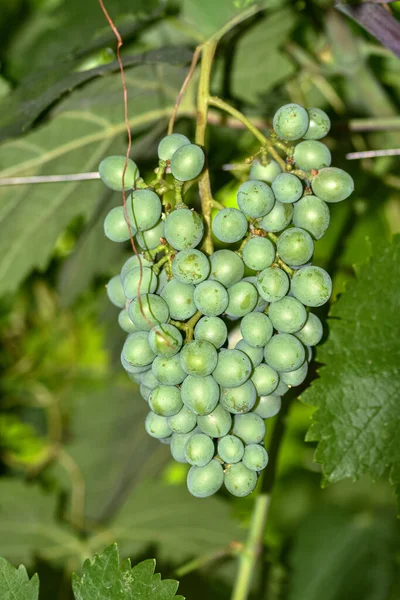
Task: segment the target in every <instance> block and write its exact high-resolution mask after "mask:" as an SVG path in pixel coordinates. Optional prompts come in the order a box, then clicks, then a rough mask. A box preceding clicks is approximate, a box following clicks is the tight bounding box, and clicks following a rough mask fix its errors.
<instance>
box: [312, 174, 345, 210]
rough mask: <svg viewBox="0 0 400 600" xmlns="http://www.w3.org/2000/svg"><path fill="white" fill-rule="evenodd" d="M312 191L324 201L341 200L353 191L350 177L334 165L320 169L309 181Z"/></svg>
mask: <svg viewBox="0 0 400 600" xmlns="http://www.w3.org/2000/svg"><path fill="white" fill-rule="evenodd" d="M311 187H312V191H313V192H314V194H315V195H316V196H318V197H319V198H321V199H322V200H325V202H341V201H342V200H346V198H348V197H349V196H350V194H352V193H353V191H354V181H353V179H352V177H351V176H350V175H349V174H348V173H346V171H343V169H337V168H336V167H328V168H326V169H321V170H320V171H319V172H318V174H317V175H316V176H315V177H314V179H313V180H312V182H311Z"/></svg>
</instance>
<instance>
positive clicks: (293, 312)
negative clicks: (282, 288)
mask: <svg viewBox="0 0 400 600" xmlns="http://www.w3.org/2000/svg"><path fill="white" fill-rule="evenodd" d="M268 316H269V318H270V320H271V323H272V325H273V326H274V329H276V330H277V331H279V333H296V332H297V331H300V329H301V328H302V327H303V325H304V323H305V322H306V320H307V312H306V309H305V308H304V306H303V305H302V304H301V302H299V301H298V300H296V298H292V297H291V296H286V297H285V298H282V299H281V300H278V302H272V304H271V305H270V307H269V310H268Z"/></svg>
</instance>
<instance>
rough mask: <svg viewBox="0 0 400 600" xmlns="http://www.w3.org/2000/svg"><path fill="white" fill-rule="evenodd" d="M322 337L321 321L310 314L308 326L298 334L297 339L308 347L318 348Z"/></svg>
mask: <svg viewBox="0 0 400 600" xmlns="http://www.w3.org/2000/svg"><path fill="white" fill-rule="evenodd" d="M322 335H323V328H322V323H321V320H320V319H319V318H318V317H317V316H316V315H314V313H311V312H309V313H308V317H307V321H306V324H305V325H304V327H303V328H302V329H300V331H298V332H297V333H296V337H297V338H299V340H300V341H301V342H303V344H305V345H306V346H316V345H317V344H319V342H320V341H321V339H322Z"/></svg>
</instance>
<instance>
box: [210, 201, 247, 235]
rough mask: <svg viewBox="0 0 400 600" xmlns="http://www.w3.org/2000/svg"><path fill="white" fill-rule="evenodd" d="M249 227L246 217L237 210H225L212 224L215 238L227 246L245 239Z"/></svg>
mask: <svg viewBox="0 0 400 600" xmlns="http://www.w3.org/2000/svg"><path fill="white" fill-rule="evenodd" d="M247 227H248V223H247V219H246V217H245V216H244V214H243V213H242V212H241V211H240V210H238V209H237V208H223V209H222V210H220V211H219V212H218V213H217V215H216V216H215V219H214V221H213V222H212V230H213V233H214V235H215V237H216V238H217V239H218V240H220V241H221V242H225V243H226V244H233V243H234V242H238V241H239V240H241V239H242V238H244V236H245V235H246V231H247Z"/></svg>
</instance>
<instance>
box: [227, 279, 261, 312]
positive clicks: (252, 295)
mask: <svg viewBox="0 0 400 600" xmlns="http://www.w3.org/2000/svg"><path fill="white" fill-rule="evenodd" d="M228 300H229V301H228V306H227V307H226V314H227V315H229V316H230V317H244V315H247V313H249V312H251V311H252V310H253V309H254V307H255V306H256V304H257V301H258V292H257V289H256V287H255V286H254V285H253V284H252V283H250V282H248V281H240V282H238V283H234V284H233V285H231V287H230V288H229V289H228Z"/></svg>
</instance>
